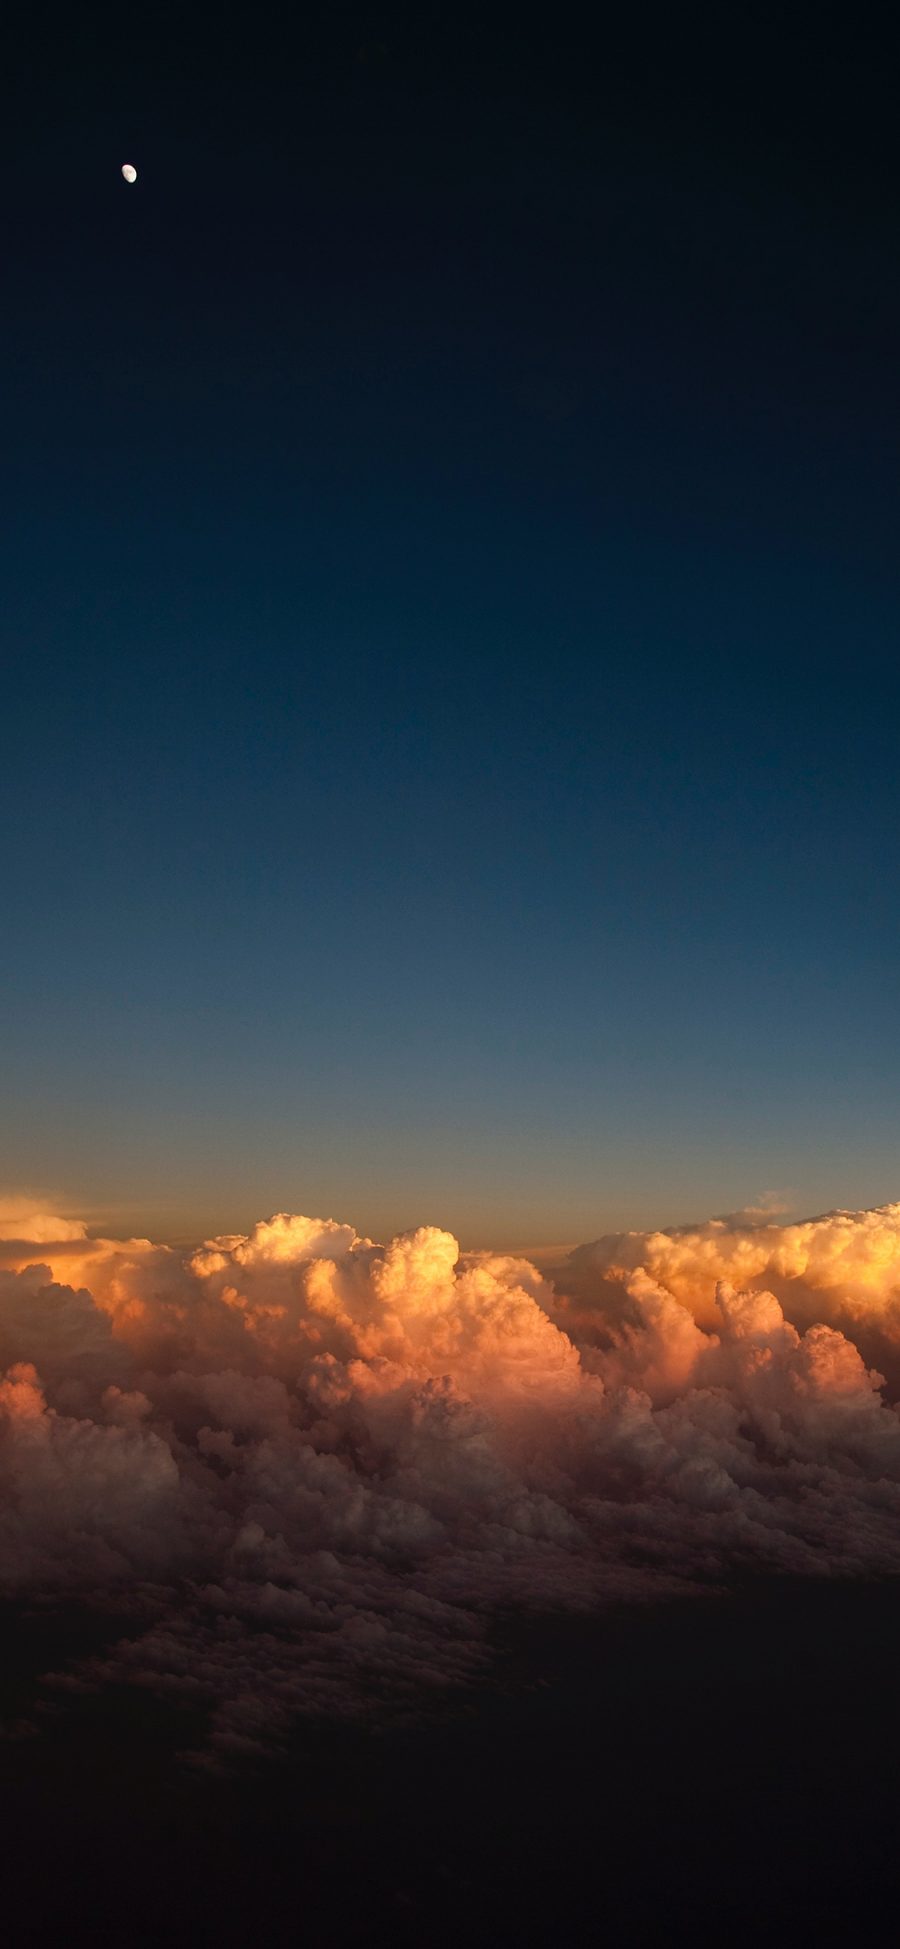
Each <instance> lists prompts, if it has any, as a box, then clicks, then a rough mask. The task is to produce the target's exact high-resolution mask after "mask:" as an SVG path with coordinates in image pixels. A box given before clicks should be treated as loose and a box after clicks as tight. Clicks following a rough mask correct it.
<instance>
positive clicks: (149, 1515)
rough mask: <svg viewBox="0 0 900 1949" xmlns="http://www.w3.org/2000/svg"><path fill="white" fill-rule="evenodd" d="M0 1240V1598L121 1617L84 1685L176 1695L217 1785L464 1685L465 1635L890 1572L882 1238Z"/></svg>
mask: <svg viewBox="0 0 900 1949" xmlns="http://www.w3.org/2000/svg"><path fill="white" fill-rule="evenodd" d="M2 1224H3V1225H4V1226H5V1227H6V1228H7V1229H6V1241H5V1246H4V1252H5V1255H6V1268H7V1269H6V1270H4V1271H2V1272H0V1372H2V1374H3V1376H5V1378H2V1379H0V1587H2V1588H3V1589H4V1590H5V1591H7V1592H11V1593H18V1594H23V1595H26V1596H29V1597H32V1596H34V1595H37V1594H40V1595H41V1597H42V1599H43V1600H44V1601H52V1598H53V1594H54V1593H56V1594H57V1595H58V1596H59V1595H62V1594H63V1593H64V1594H66V1597H67V1600H70V1599H71V1598H72V1597H73V1596H80V1597H83V1598H84V1599H85V1600H86V1601H89V1602H95V1601H97V1599H98V1597H103V1598H104V1600H105V1599H106V1598H108V1597H109V1596H110V1594H111V1593H115V1592H119V1593H127V1594H128V1597H129V1601H130V1602H131V1603H132V1604H134V1605H137V1607H138V1610H139V1611H141V1615H142V1618H143V1622H142V1626H141V1628H140V1629H139V1630H138V1631H137V1632H135V1633H133V1634H132V1636H131V1637H130V1639H129V1642H128V1644H127V1646H125V1645H123V1646H122V1647H121V1648H120V1650H119V1652H118V1653H117V1654H116V1655H115V1657H114V1658H113V1660H112V1663H111V1664H108V1665H107V1667H106V1668H105V1669H106V1670H107V1672H108V1673H111V1674H112V1675H115V1676H117V1677H119V1678H121V1677H123V1676H124V1677H126V1678H128V1679H130V1680H131V1682H134V1683H136V1684H142V1685H151V1686H156V1685H158V1686H160V1687H161V1688H163V1689H170V1690H171V1689H173V1688H174V1689H176V1690H177V1688H178V1687H179V1686H183V1687H185V1688H187V1689H188V1690H189V1691H191V1689H192V1688H193V1690H192V1695H194V1694H196V1695H198V1696H202V1697H204V1698H206V1699H207V1701H208V1703H209V1710H210V1723H211V1740H212V1747H213V1749H214V1750H215V1751H217V1752H219V1753H221V1754H227V1753H229V1752H240V1751H243V1750H247V1748H248V1747H255V1746H256V1745H258V1744H259V1743H260V1742H261V1743H263V1744H265V1743H267V1742H271V1741H272V1740H275V1741H276V1742H277V1737H278V1727H279V1725H280V1724H282V1723H287V1721H288V1720H289V1718H290V1715H291V1714H292V1713H294V1712H296V1711H299V1710H306V1711H308V1710H320V1709H321V1710H326V1709H327V1710H328V1711H329V1712H332V1713H333V1712H353V1711H357V1710H360V1709H362V1707H363V1702H364V1701H365V1700H366V1699H370V1698H371V1697H372V1696H373V1695H377V1697H378V1698H379V1699H380V1701H381V1709H383V1710H386V1711H389V1710H407V1709H409V1708H410V1704H411V1701H414V1700H415V1699H416V1698H421V1697H422V1696H424V1695H425V1694H427V1691H428V1689H429V1688H430V1687H431V1688H433V1687H434V1686H438V1687H445V1686H446V1685H450V1684H456V1683H460V1682H463V1681H464V1680H465V1678H466V1676H467V1675H470V1674H471V1673H472V1672H473V1671H475V1670H477V1669H478V1668H479V1666H480V1664H481V1661H482V1660H483V1657H484V1635H485V1625H486V1621H487V1619H488V1618H489V1616H490V1614H491V1612H492V1611H493V1610H494V1609H495V1608H496V1607H498V1606H503V1607H507V1606H510V1605H520V1606H532V1607H534V1606H538V1607H540V1608H548V1607H549V1608H553V1607H556V1608H566V1607H576V1608H580V1609H589V1608H591V1607H594V1606H597V1605H600V1604H603V1603H605V1602H608V1601H609V1600H610V1599H614V1598H619V1597H634V1596H640V1597H642V1598H649V1597H652V1596H653V1595H654V1594H657V1593H662V1592H667V1593H668V1592H671V1591H673V1590H678V1589H696V1588H698V1587H707V1586H709V1585H710V1584H712V1585H714V1586H716V1587H721V1586H722V1585H725V1584H727V1581H728V1579H729V1577H730V1576H731V1575H732V1574H735V1573H738V1572H739V1573H741V1574H742V1575H743V1574H746V1573H747V1572H748V1571H753V1572H757V1573H766V1572H772V1571H778V1572H790V1573H792V1574H798V1575H813V1576H823V1575H824V1576H849V1575H872V1574H882V1573H885V1572H891V1573H896V1572H897V1571H898V1570H900V1525H898V1515H900V1417H898V1414H897V1411H896V1409H895V1407H894V1405H893V1399H894V1392H895V1384H894V1381H893V1379H892V1376H893V1375H895V1374H896V1367H897V1359H896V1355H897V1349H898V1346H900V1331H898V1325H897V1321H898V1311H897V1291H898V1283H900V1206H890V1207H886V1208H884V1209H883V1210H880V1211H875V1212H862V1213H857V1214H853V1213H832V1214H829V1215H828V1216H826V1217H824V1218H821V1219H817V1220H812V1221H809V1222H808V1223H806V1224H802V1225H788V1226H778V1225H777V1224H775V1223H773V1222H772V1221H771V1219H770V1217H769V1216H768V1215H763V1216H762V1217H757V1216H752V1217H751V1216H748V1215H746V1214H744V1215H741V1216H739V1217H735V1218H731V1219H727V1220H721V1219H719V1220H711V1221H709V1223H707V1224H705V1225H701V1226H697V1227H694V1228H691V1229H684V1230H680V1231H677V1232H649V1233H628V1234H621V1235H617V1236H616V1237H614V1238H607V1239H603V1240H601V1241H599V1242H597V1243H595V1244H593V1245H590V1246H584V1247H580V1248H579V1249H578V1250H577V1251H576V1252H575V1253H573V1254H571V1255H570V1257H569V1258H568V1259H567V1261H566V1262H565V1264H564V1265H563V1266H562V1267H560V1268H558V1269H557V1271H556V1273H555V1275H554V1277H553V1279H552V1280H551V1279H550V1278H548V1277H546V1276H544V1275H542V1273H541V1272H539V1271H538V1270H537V1269H536V1268H535V1267H534V1266H533V1265H531V1264H529V1263H528V1261H527V1260H524V1259H520V1258H515V1257H511V1256H507V1255H501V1254H496V1253H486V1252H481V1253H470V1254H462V1255H461V1254H460V1251H459V1247H458V1245H457V1242H456V1240H455V1239H454V1238H453V1237H452V1236H451V1235H450V1234H449V1233H447V1232H444V1231H441V1230H439V1229H437V1228H435V1227H423V1228H420V1229H419V1230H416V1231H412V1232H409V1233H406V1234H404V1235H402V1236H401V1237H399V1238H396V1239H393V1240H392V1241H391V1242H390V1243H389V1244H387V1245H384V1246H383V1245H379V1244H376V1243H374V1242H373V1241H372V1240H370V1239H366V1238H362V1237H359V1236H358V1235H357V1234H356V1232H355V1231H354V1229H353V1227H352V1226H350V1225H347V1224H339V1223H336V1222H334V1221H332V1220H318V1219H310V1218H305V1217H297V1216H291V1215H285V1214H280V1215H278V1216H276V1217H274V1218H272V1219H270V1220H268V1221H266V1222H263V1223H260V1224H259V1225H257V1226H256V1227H255V1228H254V1230H253V1231H252V1232H250V1233H248V1234H246V1235H245V1234H241V1235H230V1236H223V1237H219V1238H216V1239H213V1240H210V1241H208V1242H207V1243H205V1244H204V1245H202V1246H201V1247H199V1248H198V1249H197V1250H194V1251H191V1252H189V1253H180V1252H175V1251H173V1250H172V1249H170V1248H167V1247H165V1246H159V1245H155V1244H154V1243H152V1242H151V1241H149V1240H128V1241H116V1240H103V1239H92V1238H90V1237H88V1235H87V1232H86V1230H85V1228H84V1227H82V1226H79V1225H77V1224H76V1223H74V1221H71V1220H60V1219H57V1218H54V1216H53V1214H51V1213H47V1212H43V1211H41V1210H40V1209H38V1208H37V1207H36V1206H35V1205H34V1204H32V1205H31V1206H29V1207H26V1206H24V1205H23V1204H22V1203H21V1201H20V1202H19V1204H18V1205H17V1208H16V1209H15V1210H14V1211H13V1210H9V1209H8V1207H4V1208H3V1217H2ZM23 1225H25V1226H26V1227H27V1228H30V1232H31V1238H30V1240H29V1239H27V1238H25V1237H24V1236H23V1229H22V1228H23ZM882 1355H883V1356H884V1357H883V1358H882V1357H881V1356H882ZM876 1356H878V1357H877V1358H876ZM885 1375H887V1381H886V1380H885ZM142 1607H143V1610H142ZM144 1611H145V1612H146V1615H144V1614H143V1613H144ZM102 1676H103V1673H102V1671H101V1670H100V1669H99V1668H98V1669H97V1670H96V1671H95V1674H94V1677H95V1679H96V1680H97V1682H99V1681H100V1679H101V1678H102ZM248 1686H249V1694H252V1700H253V1704H252V1710H251V1708H250V1707H249V1705H248V1696H249V1694H248Z"/></svg>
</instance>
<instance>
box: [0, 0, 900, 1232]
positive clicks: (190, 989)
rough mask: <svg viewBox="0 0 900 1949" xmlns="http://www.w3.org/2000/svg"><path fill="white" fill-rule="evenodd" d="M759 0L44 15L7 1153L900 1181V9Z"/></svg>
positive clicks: (488, 1191) (649, 1206)
mask: <svg viewBox="0 0 900 1949" xmlns="http://www.w3.org/2000/svg"><path fill="white" fill-rule="evenodd" d="M595 25H596V23H595ZM639 30H640V31H639ZM728 31H729V39H728V40H727V42H726V41H725V40H724V39H723V38H722V37H721V36H722V25H721V20H720V23H719V25H718V26H717V25H716V17H715V16H714V15H710V17H709V18H708V19H707V18H706V17H701V16H699V15H698V17H697V22H696V25H695V26H689V27H688V28H687V29H685V27H684V24H683V23H682V22H680V21H679V23H678V24H677V38H675V30H674V29H666V28H665V27H664V26H662V27H658V26H657V25H656V24H655V23H654V25H653V30H652V31H648V32H644V31H643V24H642V23H637V24H636V26H635V28H634V30H633V32H632V33H631V35H629V31H628V29H627V28H626V27H624V26H622V25H621V24H616V23H607V24H606V26H605V27H604V30H603V36H602V55H601V56H600V57H598V54H597V49H596V45H595V44H594V43H588V42H586V41H585V39H584V35H585V26H584V23H583V21H582V23H581V24H580V25H579V21H578V16H577V14H576V13H574V12H573V13H572V14H571V15H567V14H566V12H565V10H563V12H562V13H561V14H560V15H559V17H558V19H557V18H556V17H555V19H554V28H553V34H552V38H550V30H549V28H547V29H546V30H545V33H546V36H547V37H546V38H541V34H540V32H539V30H537V29H533V28H531V27H530V26H529V25H528V24H527V23H525V22H523V21H522V20H521V19H516V18H514V16H513V15H512V14H510V15H509V16H507V17H506V24H502V21H501V15H500V13H499V12H498V14H497V15H496V17H494V16H492V17H491V18H490V19H489V20H488V23H487V24H485V23H484V22H483V21H482V22H479V21H478V20H477V19H476V17H475V15H474V13H468V14H467V13H466V12H465V10H464V11H463V12H462V14H459V13H457V12H453V13H452V14H451V13H450V12H448V11H445V10H443V9H429V8H427V7H425V8H419V9H417V10H415V12H413V10H409V11H408V12H406V11H404V10H402V9H396V8H395V9H380V8H377V7H374V8H370V9H364V8H363V9H357V10H349V11H348V10H338V9H334V8H320V9H316V8H313V9H312V10H310V11H308V12H304V15H303V18H302V20H299V19H292V21H291V22H290V23H289V24H287V25H278V26H277V27H275V26H271V27H270V28H267V29H266V31H263V28H262V26H261V25H259V24H257V26H256V27H255V28H254V26H253V23H252V22H251V21H250V20H249V18H248V17H244V16H229V15H228V14H227V13H226V14H225V15H217V16H216V17H215V18H213V17H212V16H211V17H210V18H209V19H207V18H206V16H205V15H204V13H203V10H202V9H196V10H194V9H192V10H191V17H190V19H189V20H184V19H179V18H178V17H177V16H176V15H175V14H172V15H167V14H166V13H165V11H161V12H157V11H156V10H154V13H153V16H152V18H151V17H148V16H146V15H141V16H140V18H138V17H137V16H135V15H134V14H127V15H126V14H124V13H123V12H122V10H119V17H118V18H117V19H116V18H114V17H113V15H112V14H110V15H109V16H108V17H107V16H106V15H104V14H103V12H102V11H98V12H96V14H95V13H94V12H93V10H92V16H91V19H90V21H89V22H87V23H84V22H82V21H80V20H78V21H75V20H74V19H73V20H71V21H68V22H64V23H63V24H62V25H60V24H59V23H58V22H57V23H56V24H55V29H54V32H53V34H52V35H51V34H47V33H44V32H42V31H41V23H40V18H39V14H38V13H33V14H29V17H28V19H27V21H25V22H24V23H23V24H22V25H21V26H20V27H19V28H18V29H17V28H16V27H15V26H14V29H13V47H12V55H11V72H12V74H13V77H14V94H15V105H14V108H13V113H12V115H11V117H10V119H9V122H8V126H7V129H6V133H5V138H4V139H5V149H6V162H5V166H4V172H3V187H2V198H3V206H4V236H5V243H4V254H5V258H6V291H5V297H4V310H3V321H2V334H3V343H4V356H3V376H2V381H0V384H2V390H3V404H2V417H3V426H4V449H5V466H4V470H3V474H4V485H3V502H4V505H3V510H2V517H3V518H2V529H3V549H4V558H5V565H4V588H5V598H4V618H3V623H2V643H3V649H2V655H3V670H4V674H3V690H2V743H3V763H2V767H0V805H2V831H3V835H4V839H3V855H4V857H3V883H4V889H5V896H6V907H7V926H6V930H5V934H6V947H5V953H4V957H3V963H4V969H3V1004H2V1019H0V1038H2V1094H3V1100H4V1105H5V1114H4V1117H3V1129H2V1137H0V1186H2V1188H3V1189H4V1190H5V1191H7V1192H9V1193H28V1194H30V1195H32V1196H36V1197H41V1196H50V1197H51V1198H52V1201H53V1208H54V1209H55V1210H57V1211H60V1210H61V1211H63V1212H77V1213H78V1214H79V1216H80V1217H83V1218H86V1219H87V1220H88V1222H89V1223H90V1224H91V1225H92V1226H95V1227H99V1228H102V1227H104V1226H106V1227H107V1228H108V1229H113V1230H114V1231H115V1232H116V1235H117V1236H121V1235H124V1234H127V1233H128V1232H138V1233H140V1234H142V1235H143V1234H147V1235H152V1236H153V1237H155V1238H159V1237H168V1238H172V1239H182V1240H187V1239H192V1238H198V1237H201V1236H203V1235H206V1234H210V1233H213V1232H217V1231H232V1230H234V1229H235V1228H237V1229H239V1230H249V1228H250V1227H251V1226H252V1225H253V1224H254V1222H255V1221H256V1220H258V1219H259V1218H260V1217H261V1216H263V1215H264V1214H267V1213H269V1212H272V1211H276V1210H278V1209H281V1208H284V1209H288V1210H294V1211H297V1210H303V1211H322V1212H326V1213H329V1214H331V1215H332V1216H334V1217H335V1218H336V1219H339V1220H341V1219H344V1218H345V1217H346V1218H352V1220H353V1223H354V1224H355V1225H357V1226H358V1227H359V1228H360V1229H361V1230H362V1231H363V1232H364V1233H368V1234H370V1235H372V1236H374V1237H388V1236H391V1235H392V1234H393V1233H395V1232H398V1231H401V1230H403V1229H404V1228H405V1227H407V1226H411V1225H417V1224H421V1223H432V1224H438V1225H446V1226H449V1227H450V1228H451V1229H452V1230H453V1231H454V1232H455V1234H456V1235H457V1236H458V1237H459V1238H460V1239H461V1241H462V1242H463V1244H464V1245H467V1246H472V1247H481V1246H488V1245H491V1246H496V1247H506V1246H520V1247H528V1248H529V1249H531V1248H534V1249H537V1248H539V1247H541V1246H542V1245H546V1246H547V1247H551V1246H557V1245H562V1244H575V1243H576V1242H578V1241H580V1240H584V1239H590V1238H596V1237H598V1236H599V1235H600V1234H602V1233H605V1232H610V1231H614V1230H619V1229H622V1228H627V1227H629V1226H636V1227H644V1226H648V1225H653V1224H656V1225H666V1224H675V1223H678V1222H680V1221H684V1220H689V1219H699V1218H703V1217H706V1216H708V1215H709V1214H710V1213H713V1212H729V1211H735V1210H737V1209H739V1208H741V1207H743V1206H746V1205H760V1204H765V1203H766V1202H769V1203H770V1204H772V1205H773V1206H780V1207H782V1208H783V1209H784V1211H785V1212H786V1213H796V1214H800V1215H808V1214H809V1213H810V1212H815V1211H824V1210H827V1209H830V1208H832V1207H834V1206H841V1207H862V1206H875V1205H879V1204H883V1203H886V1202H887V1201H888V1200H890V1199H891V1198H893V1197H894V1196H895V1195H896V1190H897V1182H898V1167H900V1133H898V1120H897V1110H896V1104H897V1100H898V1083H900V1044H898V1039H897V1036H896V1026H895V1024H896V995H897V977H898V949H900V940H898V919H897V903H896V899H895V887H896V877H897V865H898V825H897V783H896V776H897V756H896V725H897V708H898V703H900V696H898V676H897V649H896V645H897V629H896V615H897V560H896V533H897V405H898V398H897V391H898V383H897V362H896V346H897V327H898V324H900V273H898V262H900V258H898V248H897V246H898V217H897V209H898V207H900V205H898V202H897V198H896V194H895V190H896V180H897V134H896V118H895V114H894V103H893V81H892V74H893V69H892V66H891V62H890V60H889V58H888V57H889V55H890V52H891V50H890V49H888V48H886V47H885V46H884V44H883V43H882V42H880V41H879V40H878V38H877V37H874V36H870V35H868V34H867V33H866V32H865V31H863V29H862V28H861V30H860V32H859V35H858V37H857V39H856V41H855V42H854V44H853V45H852V46H850V47H849V48H848V47H847V46H846V45H845V44H844V43H843V42H842V43H841V44H840V45H838V44H837V43H833V42H831V41H830V40H829V39H828V38H827V34H826V31H825V29H824V27H823V26H822V24H821V21H815V20H814V19H813V17H812V16H810V21H809V22H807V23H806V24H805V26H803V27H801V26H799V25H798V27H797V29H796V31H794V30H793V29H791V27H790V26H789V25H785V23H784V22H783V21H782V22H781V23H780V24H776V22H775V17H774V14H773V15H772V17H771V19H769V18H768V17H767V16H766V14H765V12H764V11H761V10H759V9H754V10H753V12H752V14H751V13H750V12H749V11H748V12H743V11H742V10H741V9H729V22H728ZM126 161H133V162H134V164H135V165H136V167H137V170H138V179H137V182H136V184H135V185H134V186H133V187H132V188H129V187H127V186H126V185H125V183H124V182H123V180H122V178H121V175H120V167H121V164H122V163H123V162H126Z"/></svg>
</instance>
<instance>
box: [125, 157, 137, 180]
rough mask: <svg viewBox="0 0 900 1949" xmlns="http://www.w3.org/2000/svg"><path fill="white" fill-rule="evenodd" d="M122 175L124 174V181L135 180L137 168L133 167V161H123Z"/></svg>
mask: <svg viewBox="0 0 900 1949" xmlns="http://www.w3.org/2000/svg"><path fill="white" fill-rule="evenodd" d="M122 175H123V176H124V178H125V181H126V183H136V182H137V170H136V169H135V166H134V163H133V162H123V164H122Z"/></svg>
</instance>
